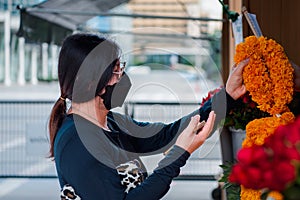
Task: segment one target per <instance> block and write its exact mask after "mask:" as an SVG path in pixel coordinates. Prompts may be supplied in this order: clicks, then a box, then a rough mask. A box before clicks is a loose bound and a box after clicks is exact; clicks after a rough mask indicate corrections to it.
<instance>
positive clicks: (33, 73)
mask: <svg viewBox="0 0 300 200" xmlns="http://www.w3.org/2000/svg"><path fill="white" fill-rule="evenodd" d="M37 51H38V49H37V46H33V47H32V49H31V84H32V85H36V84H37V83H38V79H37V57H38V56H37Z"/></svg>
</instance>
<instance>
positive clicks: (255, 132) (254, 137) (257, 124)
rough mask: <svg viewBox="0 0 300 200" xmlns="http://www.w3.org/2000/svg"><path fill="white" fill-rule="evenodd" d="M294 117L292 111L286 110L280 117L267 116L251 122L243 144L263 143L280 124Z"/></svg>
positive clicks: (249, 145) (291, 120) (290, 120)
mask: <svg viewBox="0 0 300 200" xmlns="http://www.w3.org/2000/svg"><path fill="white" fill-rule="evenodd" d="M294 119H295V116H294V115H293V113H292V112H285V113H283V114H282V115H281V116H280V117H276V116H275V117H265V118H261V119H255V120H253V121H251V122H249V123H248V124H247V126H246V138H245V140H244V141H243V145H242V146H243V147H251V146H252V145H254V144H256V145H263V144H264V141H265V139H266V138H267V137H269V136H270V135H272V134H273V133H274V131H275V129H276V128H277V127H278V126H280V125H286V124H289V123H291V122H293V121H294Z"/></svg>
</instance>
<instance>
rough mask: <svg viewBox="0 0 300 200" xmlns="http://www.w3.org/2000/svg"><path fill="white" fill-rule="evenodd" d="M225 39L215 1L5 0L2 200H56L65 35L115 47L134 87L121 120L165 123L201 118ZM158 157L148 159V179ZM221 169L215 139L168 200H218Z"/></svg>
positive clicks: (1, 16) (0, 43)
mask: <svg viewBox="0 0 300 200" xmlns="http://www.w3.org/2000/svg"><path fill="white" fill-rule="evenodd" d="M93 3H96V4H95V5H94V4H93ZM32 6H35V7H34V8H32ZM17 7H18V8H19V9H17ZM20 8H21V9H20ZM51 10H52V12H51ZM67 12H72V13H69V14H66V13H67ZM137 15H138V16H139V17H137ZM21 21H22V23H21ZM221 29H222V7H221V6H220V4H219V3H218V0H164V1H159V0H131V1H128V0H98V1H91V0H76V1H74V0H48V1H43V0H1V1H0V199H1V200H17V199H22V200H27V199H28V200H29V199H30V200H35V199H36V200H37V199H59V185H58V180H57V178H56V172H55V166H54V163H53V162H52V161H51V160H49V159H48V158H47V152H48V147H49V142H48V135H47V120H48V118H49V113H50V110H51V108H52V106H53V103H54V101H56V99H57V98H58V97H59V95H60V94H59V90H58V82H57V59H58V54H59V49H60V44H61V41H62V40H63V38H64V37H65V36H66V35H67V34H71V33H72V32H74V31H93V32H99V33H100V34H105V35H107V36H109V37H112V38H114V39H115V40H116V41H117V42H118V43H119V44H120V46H121V48H122V49H123V55H122V57H121V59H122V61H126V62H127V67H126V72H127V73H128V75H129V77H130V79H131V81H132V88H131V90H130V93H129V95H128V97H127V99H126V104H125V105H124V106H123V107H122V108H117V109H116V110H115V111H118V112H122V113H126V114H129V115H131V116H132V117H134V118H135V119H137V120H140V121H161V122H165V123H168V122H172V121H174V120H176V119H178V118H180V117H181V116H184V115H186V114H188V113H190V112H192V111H193V110H195V109H197V108H199V106H200V103H201V101H202V99H203V98H204V97H206V96H207V93H208V91H210V90H212V89H215V88H216V87H219V86H220V85H221V84H222V80H221V75H220V39H221ZM162 156H163V155H155V156H149V157H143V158H142V159H143V160H144V162H145V164H146V167H147V169H148V171H149V172H151V171H152V170H153V169H154V168H155V166H156V164H157V162H158V161H159V160H160V159H161V158H162ZM220 164H221V152H220V143H219V132H218V131H216V132H215V133H214V135H213V136H212V137H211V138H210V139H209V140H208V141H207V142H206V143H205V144H204V145H203V146H202V147H201V148H200V149H199V150H198V151H196V152H195V153H194V154H193V155H192V156H191V158H190V159H189V161H188V163H187V165H186V166H185V167H183V169H182V171H181V174H180V176H179V177H178V179H176V180H174V181H173V183H172V185H171V189H170V191H169V192H168V194H167V195H166V196H165V197H164V200H177V199H178V200H179V199H187V200H194V199H195V200H196V199H198V200H210V199H212V196H211V193H212V191H213V190H214V189H215V188H217V187H218V181H217V178H218V176H219V175H220V173H221V169H220V167H219V165H220Z"/></svg>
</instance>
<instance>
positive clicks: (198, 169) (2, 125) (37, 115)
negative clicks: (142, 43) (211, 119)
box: [0, 101, 221, 180]
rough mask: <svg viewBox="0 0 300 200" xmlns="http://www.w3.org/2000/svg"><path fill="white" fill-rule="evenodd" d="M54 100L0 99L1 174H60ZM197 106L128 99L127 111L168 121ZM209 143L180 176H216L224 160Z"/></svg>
mask: <svg viewBox="0 0 300 200" xmlns="http://www.w3.org/2000/svg"><path fill="white" fill-rule="evenodd" d="M53 103H54V102H53V101H0V178H8V177H14V178H24V177H26V178H54V177H57V176H56V171H55V164H54V162H53V161H51V160H50V159H49V158H47V156H48V150H49V140H48V134H47V133H48V131H47V122H48V119H49V116H50V111H51V108H52V106H53ZM198 107H199V105H198V104H196V103H172V102H170V103H158V102H128V103H126V104H125V105H124V112H125V113H126V114H129V115H131V116H132V117H134V118H135V119H136V120H138V121H152V122H154V121H160V122H165V123H168V122H171V121H174V120H176V119H178V118H180V117H181V116H183V115H185V114H188V113H190V112H191V111H193V110H195V109H197V108H198ZM206 143H207V144H208V146H207V147H203V148H204V149H203V148H202V149H200V151H199V152H197V153H196V154H195V155H194V154H193V155H192V156H191V158H190V159H189V160H188V162H187V164H186V166H185V167H183V168H182V170H181V174H180V176H179V177H178V179H184V180H215V175H217V174H218V173H219V167H218V165H219V164H221V158H220V152H219V143H218V139H215V140H213V141H208V142H206ZM200 154H201V155H202V156H199V155H200ZM203 155H204V156H203ZM144 159H146V161H147V159H148V161H149V158H144ZM150 159H152V158H150ZM160 159H161V158H160ZM152 161H153V160H152ZM154 161H159V160H154ZM151 163H155V162H151Z"/></svg>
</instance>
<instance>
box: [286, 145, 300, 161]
mask: <svg viewBox="0 0 300 200" xmlns="http://www.w3.org/2000/svg"><path fill="white" fill-rule="evenodd" d="M285 155H286V158H287V160H298V161H300V152H299V151H298V150H297V149H296V147H291V148H286V149H285Z"/></svg>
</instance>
